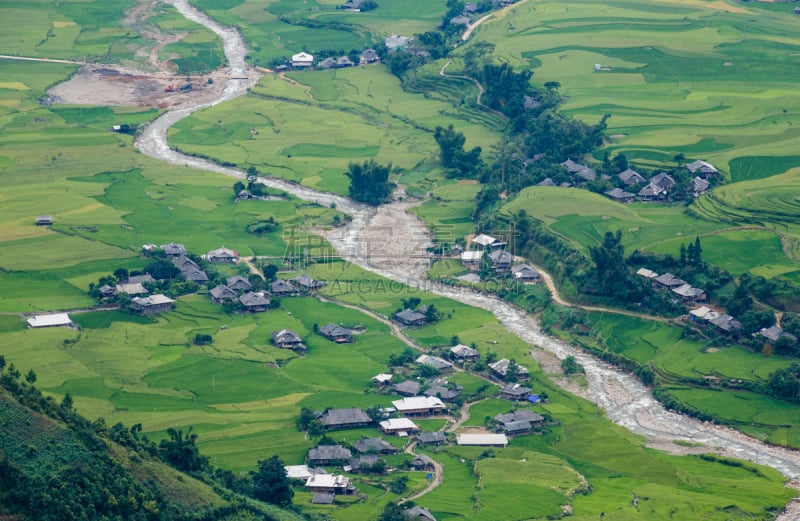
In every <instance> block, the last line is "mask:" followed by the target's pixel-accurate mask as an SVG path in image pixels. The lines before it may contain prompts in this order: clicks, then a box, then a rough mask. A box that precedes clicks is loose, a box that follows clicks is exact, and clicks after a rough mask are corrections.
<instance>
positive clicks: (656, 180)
mask: <svg viewBox="0 0 800 521" xmlns="http://www.w3.org/2000/svg"><path fill="white" fill-rule="evenodd" d="M650 184H651V185H654V186H657V187H659V188H661V189H662V190H666V191H667V192H669V191H670V190H672V187H673V186H675V179H673V178H672V176H671V175H669V174H668V173H666V172H660V173H658V174H656V175H654V176H653V177H651V178H650Z"/></svg>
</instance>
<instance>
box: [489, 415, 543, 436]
mask: <svg viewBox="0 0 800 521" xmlns="http://www.w3.org/2000/svg"><path fill="white" fill-rule="evenodd" d="M494 419H495V420H496V421H497V424H498V426H499V427H500V430H502V431H503V432H504V433H505V434H506V435H507V436H516V435H519V434H527V433H529V432H531V431H532V430H533V427H534V426H541V425H544V416H542V415H541V414H536V413H535V412H533V411H529V410H527V409H519V410H516V411H513V412H509V413H505V414H498V415H497V416H495V417H494Z"/></svg>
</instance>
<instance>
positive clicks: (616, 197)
mask: <svg viewBox="0 0 800 521" xmlns="http://www.w3.org/2000/svg"><path fill="white" fill-rule="evenodd" d="M605 194H606V197H608V198H609V199H611V200H612V201H616V202H618V203H630V202H632V201H633V200H635V199H636V194H634V193H631V192H626V191H625V190H623V189H622V188H614V189H612V190H608V191H606V192H605Z"/></svg>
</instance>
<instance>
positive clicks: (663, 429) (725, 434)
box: [136, 0, 800, 521]
mask: <svg viewBox="0 0 800 521" xmlns="http://www.w3.org/2000/svg"><path fill="white" fill-rule="evenodd" d="M167 1H168V2H169V3H171V4H172V5H174V6H175V8H176V9H177V10H178V11H179V12H180V13H181V14H182V15H183V16H185V17H186V18H187V19H189V20H191V21H193V22H196V23H198V24H201V25H204V26H206V27H207V28H209V29H210V30H212V31H214V32H215V33H216V34H217V35H219V37H220V38H221V39H222V40H223V42H224V49H225V54H226V57H227V60H228V64H229V67H230V69H231V77H232V78H234V79H230V80H228V82H227V85H226V87H225V90H224V92H223V93H222V95H221V96H220V97H219V98H217V99H216V100H214V101H212V102H208V103H202V104H198V105H197V106H193V107H189V108H182V109H177V110H173V111H169V112H167V113H165V114H164V115H162V116H161V117H159V118H158V119H156V120H155V121H154V122H152V123H151V124H150V125H149V126H148V127H147V128H146V129H145V130H144V131H143V132H142V133H141V135H140V136H139V138H138V139H137V140H136V146H137V147H138V148H139V150H141V151H142V152H143V153H144V154H146V155H148V156H151V157H153V158H156V159H160V160H162V161H166V162H169V163H173V164H178V165H186V166H190V167H192V168H198V169H202V170H208V171H213V172H217V173H221V174H225V175H229V176H233V177H237V178H244V176H245V175H244V173H243V172H242V171H240V170H236V169H233V168H225V167H222V166H220V165H218V164H216V163H213V162H211V161H207V160H203V159H199V158H195V157H190V156H185V155H183V154H181V153H179V152H177V151H175V150H173V149H171V148H170V147H169V145H168V143H167V133H168V130H169V128H170V127H171V126H172V125H174V124H175V123H177V122H178V121H180V120H181V119H183V118H185V117H187V116H189V115H190V114H192V113H193V112H194V111H197V110H200V109H204V108H207V107H210V106H213V105H216V104H219V103H222V102H224V101H228V100H231V99H233V98H235V97H237V96H241V95H243V94H245V93H246V92H247V85H248V84H247V82H245V81H243V80H241V79H235V78H237V77H239V78H241V77H246V76H248V75H250V76H252V75H253V74H256V72H255V71H253V70H251V69H249V67H248V66H247V64H246V63H245V56H246V54H247V49H246V46H245V44H244V40H243V38H242V37H241V35H240V33H239V32H238V31H237V30H235V29H232V28H226V27H223V26H221V25H219V24H218V23H216V22H215V21H214V20H211V19H210V18H208V17H207V16H206V15H204V14H203V13H201V12H199V11H197V10H196V9H195V8H194V7H192V6H191V5H189V3H188V1H187V0H167ZM263 183H264V184H265V185H267V186H270V187H273V188H277V189H280V190H284V191H286V192H288V193H291V194H294V195H295V196H297V197H299V198H301V199H304V200H308V201H314V202H317V203H320V204H322V205H326V206H327V205H331V204H335V205H336V208H337V209H338V210H341V211H343V212H345V213H347V214H349V215H350V216H351V217H352V221H351V222H350V223H349V224H348V225H347V226H345V227H342V228H339V229H337V230H336V231H334V232H332V233H330V234H329V235H328V237H327V238H328V240H329V241H330V243H331V244H332V245H333V246H334V248H335V249H336V251H337V252H338V253H339V254H340V255H341V256H342V257H345V258H347V259H349V260H350V261H352V262H354V263H356V264H358V265H360V266H362V267H363V268H365V269H368V270H370V271H372V272H375V273H377V274H379V275H381V276H383V277H386V278H388V279H391V280H394V281H397V282H402V283H404V284H408V285H411V286H415V287H419V288H421V289H425V290H427V291H430V292H433V293H436V294H439V295H442V296H445V297H449V298H452V299H454V300H457V301H459V302H463V303H465V304H469V305H471V306H476V307H480V308H483V309H486V310H489V311H491V312H492V313H494V315H495V316H496V317H497V318H498V319H499V320H500V322H501V323H502V324H503V325H504V326H505V327H506V328H507V329H508V330H509V331H511V332H512V333H514V334H516V335H517V336H519V337H520V338H521V339H523V340H524V341H526V342H527V343H529V344H530V345H531V346H535V347H534V348H533V349H532V350H531V354H532V355H533V356H534V357H536V356H537V354H540V353H541V351H540V349H541V350H544V351H547V352H550V353H552V354H554V355H555V356H557V357H558V358H562V359H563V358H564V357H566V356H567V355H572V356H574V357H575V358H576V359H577V360H578V362H579V363H580V364H582V365H583V367H584V369H585V371H586V380H587V382H588V386H587V389H585V390H584V391H582V392H581V394H582V395H583V396H584V397H586V398H587V399H589V400H591V401H592V402H595V403H597V405H598V406H599V407H601V408H602V409H604V410H605V411H606V413H607V415H608V417H609V418H610V419H612V420H613V421H615V422H616V423H618V424H620V425H622V426H624V427H626V428H627V429H629V430H630V431H632V432H634V433H636V434H640V435H643V436H645V437H646V439H647V440H648V443H650V444H652V445H655V446H662V447H669V446H671V447H672V448H673V449H674V448H678V446H677V445H675V444H673V443H672V442H673V441H675V440H682V441H685V442H689V443H699V444H702V445H704V446H706V447H709V448H711V449H714V450H719V451H722V452H724V453H726V454H729V455H732V456H736V457H739V458H742V459H746V460H750V461H753V462H756V463H759V464H763V465H768V466H770V467H773V468H775V469H777V470H778V471H779V472H781V473H782V474H783V475H785V476H786V477H787V478H789V479H791V480H793V481H795V486H796V482H797V481H800V453H798V452H796V451H793V450H791V449H786V448H781V447H774V446H770V445H767V444H764V443H762V442H760V441H758V440H756V439H754V438H751V437H748V436H746V435H744V434H742V433H740V432H738V431H734V430H731V429H728V428H725V427H720V426H717V425H711V424H707V423H703V422H700V421H698V420H696V419H694V418H690V417H687V416H682V415H679V414H675V413H672V412H670V411H667V410H665V409H664V408H663V407H662V406H661V404H660V403H659V402H658V401H656V400H655V399H654V398H653V396H652V394H651V393H650V391H649V390H648V389H647V388H646V387H645V386H644V385H642V384H641V382H639V380H638V379H636V378H635V377H634V376H632V375H628V374H625V373H622V372H620V371H619V370H617V369H616V368H614V367H612V366H609V365H608V364H605V363H603V362H601V361H598V360H596V359H594V358H592V357H591V356H588V355H586V354H585V353H583V352H582V351H579V350H577V349H575V348H573V347H572V346H570V345H568V344H566V343H564V342H561V341H559V340H556V339H553V338H551V337H548V336H547V335H545V334H544V333H542V331H541V329H540V327H539V324H538V323H537V322H536V321H535V320H534V319H533V318H531V317H529V316H527V315H526V314H525V313H524V312H522V311H520V310H518V309H517V308H515V307H513V306H511V305H509V304H507V303H505V302H503V301H500V300H498V299H496V298H493V297H490V296H487V295H484V294H479V293H476V292H472V291H470V290H467V289H459V288H454V287H450V286H445V285H441V284H437V283H434V282H431V281H428V280H425V279H424V278H423V273H424V268H425V265H424V262H425V261H421V262H422V264H420V261H415V260H414V258H413V256H412V255H409V253H413V252H417V251H423V249H424V246H426V245H427V244H428V243H429V238H428V235H427V233H426V231H425V227H424V225H423V224H422V223H421V222H420V221H419V220H418V219H417V218H416V217H415V216H413V215H411V214H409V213H407V212H406V211H405V209H406V208H407V207H406V206H404V204H403V203H392V204H390V205H385V206H383V207H380V208H379V209H377V210H376V209H375V208H372V207H369V206H366V205H363V204H360V203H357V202H354V201H352V200H350V199H348V198H346V197H341V196H337V195H332V194H328V193H321V192H317V191H314V190H311V189H309V188H305V187H302V186H299V185H296V184H292V183H288V182H285V181H281V180H278V179H264V180H263ZM393 237H394V238H395V239H396V240H391V239H392V238H393ZM387 243H389V244H391V245H392V246H393V247H395V248H401V249H403V252H402V253H403V254H400V253H399V252H392V253H393V254H392V255H386V254H382V255H373V254H374V253H375V252H385V248H386V244H387ZM401 259H409V260H406V261H403V260H401ZM796 507H797V503H792V504H790V505H789V507H787V511H786V512H785V513H784V514H782V515H781V517H779V519H780V520H782V521H787V520H789V519H800V511H798V510H796Z"/></svg>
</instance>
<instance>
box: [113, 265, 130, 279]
mask: <svg viewBox="0 0 800 521" xmlns="http://www.w3.org/2000/svg"><path fill="white" fill-rule="evenodd" d="M114 278H115V279H117V280H118V281H120V282H122V281H123V280H125V279H127V278H128V270H126V269H125V268H117V269H115V270H114Z"/></svg>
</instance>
